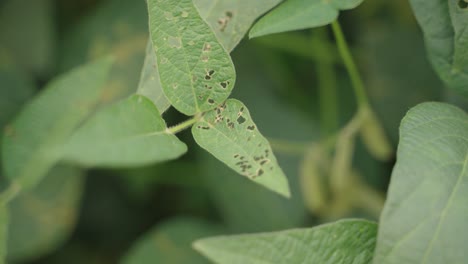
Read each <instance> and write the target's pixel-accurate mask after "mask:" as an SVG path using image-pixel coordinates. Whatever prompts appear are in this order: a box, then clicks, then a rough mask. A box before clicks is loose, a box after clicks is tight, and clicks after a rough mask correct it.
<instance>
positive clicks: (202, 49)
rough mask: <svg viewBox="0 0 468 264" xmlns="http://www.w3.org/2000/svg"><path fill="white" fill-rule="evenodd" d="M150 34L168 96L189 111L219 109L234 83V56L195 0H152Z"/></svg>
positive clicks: (186, 111)
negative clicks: (215, 33)
mask: <svg viewBox="0 0 468 264" xmlns="http://www.w3.org/2000/svg"><path fill="white" fill-rule="evenodd" d="M148 10H149V20H150V33H151V34H150V35H151V40H152V43H153V48H154V50H155V52H156V58H157V63H158V70H159V77H160V79H161V84H162V88H163V91H164V93H165V95H166V96H167V99H168V100H169V101H170V102H171V104H172V105H173V106H174V107H175V108H176V109H177V110H179V111H180V112H182V113H184V114H186V115H194V114H196V113H200V112H204V111H208V110H211V109H214V108H215V107H216V106H217V105H219V104H220V103H222V102H223V101H224V100H226V99H227V97H228V96H229V94H230V93H231V90H232V88H233V87H234V82H235V69H234V65H233V63H232V61H231V57H230V56H229V54H228V53H227V51H226V50H225V49H224V48H223V46H222V45H221V44H220V43H219V41H218V40H217V38H216V36H215V35H214V33H213V32H212V30H211V28H210V26H209V25H208V24H207V23H206V22H205V21H204V20H203V19H202V18H201V17H200V16H199V14H198V11H197V10H196V8H195V6H194V5H193V3H192V1H190V0H182V1H177V2H174V1H170V0H163V1H157V0H149V1H148Z"/></svg>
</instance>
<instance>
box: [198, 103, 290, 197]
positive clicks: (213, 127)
mask: <svg viewBox="0 0 468 264" xmlns="http://www.w3.org/2000/svg"><path fill="white" fill-rule="evenodd" d="M192 133H193V136H194V138H195V140H196V142H197V143H198V145H200V146H201V147H203V148H204V149H206V150H207V151H208V152H210V153H211V154H213V156H215V157H216V158H218V159H219V160H221V161H222V162H224V163H225V164H226V165H228V166H229V167H230V168H232V169H233V170H235V171H237V172H238V173H240V174H242V175H244V176H246V177H248V178H249V179H251V180H253V181H255V182H257V183H259V184H262V185H264V186H265V187H267V188H269V189H271V190H273V191H275V192H277V193H279V194H281V195H284V196H286V197H289V196H290V193H289V186H288V181H287V179H286V176H285V175H284V173H283V171H282V170H281V168H280V167H279V166H278V163H277V161H276V157H275V156H274V154H273V151H272V150H271V147H270V144H269V143H268V141H267V140H266V139H265V138H264V137H263V136H262V134H260V132H259V131H258V128H257V126H256V125H255V123H254V122H253V121H252V118H251V117H250V113H249V110H248V109H247V107H246V106H245V105H244V104H243V103H241V102H240V101H237V100H234V99H229V100H227V101H226V102H225V103H223V104H222V105H220V106H218V107H217V108H216V109H215V110H212V111H210V112H208V113H206V114H205V115H204V116H203V117H202V118H201V119H200V120H199V121H198V122H197V123H195V125H194V126H193V127H192Z"/></svg>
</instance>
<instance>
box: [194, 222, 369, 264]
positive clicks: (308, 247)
mask: <svg viewBox="0 0 468 264" xmlns="http://www.w3.org/2000/svg"><path fill="white" fill-rule="evenodd" d="M376 233H377V225H376V224H375V223H372V222H368V221H364V220H342V221H338V222H335V223H331V224H325V225H321V226H317V227H314V228H308V229H305V228H303V229H291V230H286V231H280V232H272V233H261V234H249V235H235V236H221V237H213V238H206V239H202V240H198V241H196V242H195V243H194V247H195V249H197V250H198V251H200V252H201V253H202V254H203V255H205V256H206V257H208V258H209V259H211V260H213V261H214V262H216V263H219V264H230V263H233V264H234V263H248V264H256V263H258V264H266V263H321V264H326V263H329V264H348V263H353V264H366V263H370V262H371V261H372V254H373V251H374V247H375V236H376Z"/></svg>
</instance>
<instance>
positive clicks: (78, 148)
mask: <svg viewBox="0 0 468 264" xmlns="http://www.w3.org/2000/svg"><path fill="white" fill-rule="evenodd" d="M186 151H187V146H186V145H185V144H184V143H183V142H182V141H180V140H179V139H177V137H176V136H174V135H172V134H170V133H168V132H167V131H166V123H165V122H164V120H163V119H162V117H161V116H160V114H159V112H158V110H157V108H156V106H155V105H154V104H153V103H152V102H151V101H150V100H149V99H148V98H146V97H145V96H142V95H133V96H131V97H129V98H128V99H126V100H123V101H121V102H118V103H116V104H114V105H111V106H109V107H107V108H105V109H103V110H102V111H100V112H98V113H97V114H96V115H95V116H93V117H92V118H91V119H90V120H88V121H87V123H85V124H84V125H83V126H82V127H80V128H79V129H78V131H76V133H75V134H74V135H73V136H72V137H71V139H70V141H69V142H68V143H67V145H66V146H65V153H64V159H66V160H69V161H74V162H78V163H79V164H82V165H84V166H87V167H92V166H100V167H122V166H139V165H144V164H149V163H153V162H158V161H165V160H171V159H175V158H177V157H179V156H180V155H182V154H183V153H185V152H186Z"/></svg>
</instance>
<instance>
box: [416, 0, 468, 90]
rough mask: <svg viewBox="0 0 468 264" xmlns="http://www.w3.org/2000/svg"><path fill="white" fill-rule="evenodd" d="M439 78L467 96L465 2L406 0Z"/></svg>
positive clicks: (467, 5) (467, 18)
mask: <svg viewBox="0 0 468 264" xmlns="http://www.w3.org/2000/svg"><path fill="white" fill-rule="evenodd" d="M410 3H411V6H412V8H413V11H414V13H415V15H416V19H417V20H418V23H419V25H420V26H421V28H422V30H423V32H424V38H425V42H426V49H427V52H428V53H429V58H430V60H431V63H432V65H433V66H434V68H435V69H436V71H437V73H438V74H439V76H440V78H441V79H442V80H443V81H444V82H445V83H446V84H447V85H448V86H449V87H451V88H453V89H456V90H458V91H459V92H461V93H462V94H464V95H465V96H468V86H467V85H466V84H467V83H468V30H466V28H467V27H468V2H466V0H451V1H447V0H410Z"/></svg>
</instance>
